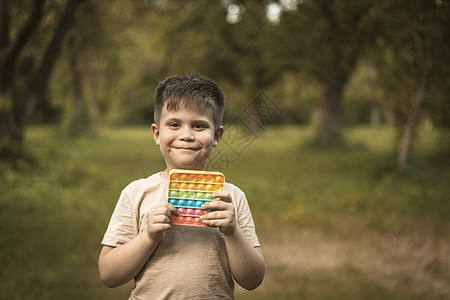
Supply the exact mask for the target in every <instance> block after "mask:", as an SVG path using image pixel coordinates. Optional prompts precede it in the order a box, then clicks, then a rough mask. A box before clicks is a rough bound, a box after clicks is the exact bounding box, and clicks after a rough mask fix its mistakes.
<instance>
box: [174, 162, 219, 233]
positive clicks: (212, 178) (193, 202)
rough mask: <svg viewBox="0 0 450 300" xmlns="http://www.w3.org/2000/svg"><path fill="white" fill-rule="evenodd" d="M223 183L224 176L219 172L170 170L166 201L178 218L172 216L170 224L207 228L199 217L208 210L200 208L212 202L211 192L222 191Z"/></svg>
mask: <svg viewBox="0 0 450 300" xmlns="http://www.w3.org/2000/svg"><path fill="white" fill-rule="evenodd" d="M224 183H225V176H224V175H223V174H222V173H221V172H211V171H192V170H179V169H174V170H171V171H170V173H169V194H168V198H167V201H168V202H169V203H171V204H172V205H173V206H175V207H176V209H177V211H178V216H176V215H172V216H171V218H170V223H172V224H176V225H187V226H203V227H208V226H207V225H204V224H203V223H202V221H201V219H200V217H201V216H203V215H204V214H206V213H208V212H210V210H209V209H201V207H202V205H203V204H204V203H206V202H208V201H212V198H211V195H212V193H213V192H215V191H223V186H224Z"/></svg>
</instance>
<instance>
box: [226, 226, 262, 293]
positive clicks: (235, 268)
mask: <svg viewBox="0 0 450 300" xmlns="http://www.w3.org/2000/svg"><path fill="white" fill-rule="evenodd" d="M225 244H226V247H227V253H228V261H229V263H230V269H231V272H232V273H233V277H234V279H235V280H236V281H237V283H239V285H240V286H242V287H243V288H245V289H247V290H253V289H255V288H257V287H258V286H259V285H260V284H261V283H262V281H263V279H264V274H265V268H266V267H265V262H264V257H263V254H262V251H261V248H260V247H253V246H251V245H250V243H249V242H248V240H247V238H246V237H245V235H244V232H243V231H242V230H241V229H240V228H239V227H238V230H236V232H235V233H234V234H225Z"/></svg>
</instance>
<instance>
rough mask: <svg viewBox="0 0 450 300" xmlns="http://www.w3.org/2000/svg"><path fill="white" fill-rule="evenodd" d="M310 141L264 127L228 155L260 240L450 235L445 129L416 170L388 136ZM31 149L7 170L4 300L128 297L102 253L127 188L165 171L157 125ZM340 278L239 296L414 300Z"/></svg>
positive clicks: (367, 132) (300, 132) (41, 138)
mask: <svg viewBox="0 0 450 300" xmlns="http://www.w3.org/2000/svg"><path fill="white" fill-rule="evenodd" d="M312 136H313V131H312V129H311V128H308V127H292V126H280V127H269V128H266V132H265V133H263V135H262V136H261V137H259V138H257V139H256V140H254V141H253V143H251V144H250V145H249V146H248V148H247V149H245V150H244V151H243V152H242V153H241V155H240V156H237V155H236V154H233V152H232V151H229V152H228V153H229V155H230V158H231V159H232V160H233V161H232V162H231V163H230V165H229V167H228V168H227V169H225V170H223V171H224V173H225V175H226V177H227V180H228V181H230V182H232V183H235V184H237V185H238V186H239V187H240V188H242V189H243V190H244V191H245V192H246V194H247V197H248V199H249V202H250V205H251V208H252V211H253V214H254V217H255V219H256V225H257V228H259V230H258V233H259V235H260V237H261V239H262V240H267V239H268V238H269V237H273V236H277V235H278V234H279V230H280V231H281V232H283V231H286V230H289V228H291V227H294V228H296V230H298V229H300V228H301V229H302V230H307V229H308V228H309V229H314V230H319V229H320V230H323V231H324V232H327V234H330V235H337V236H340V235H345V234H346V232H347V231H348V230H353V229H351V228H352V226H354V222H356V223H357V224H358V226H359V227H358V228H359V230H362V231H365V230H374V231H376V232H380V233H382V234H389V235H400V236H404V235H410V234H415V233H416V232H422V231H424V230H427V228H431V230H432V231H433V232H434V234H438V236H439V235H440V236H441V237H444V236H446V235H447V233H446V232H447V229H446V228H448V225H449V224H448V215H449V214H450V206H449V203H448V194H449V192H450V190H449V187H448V184H447V183H448V182H449V180H450V172H449V170H450V160H449V159H450V158H449V157H448V156H445V155H444V154H443V152H442V151H441V150H440V149H439V148H436V142H437V141H438V139H439V133H438V132H436V131H434V130H427V129H422V130H421V131H420V135H419V141H420V144H419V145H420V147H418V149H417V151H416V156H415V157H414V158H415V160H414V164H413V165H412V167H411V168H410V169H407V170H404V171H403V172H398V171H395V170H393V169H392V168H391V167H390V166H391V163H390V160H391V154H392V148H391V147H392V146H391V145H392V144H391V142H392V140H394V139H395V132H393V131H392V130H391V129H387V128H382V129H380V130H378V131H373V130H371V129H368V128H355V129H351V130H349V132H348V141H349V145H348V147H347V148H346V149H338V150H335V151H333V152H326V151H323V150H322V151H317V150H312V149H311V148H309V147H306V146H305V144H307V143H308V141H309V140H310V139H311V138H312ZM26 147H27V149H29V152H30V153H32V154H33V155H34V161H24V160H23V161H19V162H18V163H17V165H16V167H15V168H12V167H11V166H9V165H7V164H4V163H3V164H1V165H0V176H1V177H0V190H1V193H0V228H1V231H0V247H1V249H2V251H1V254H0V264H1V265H2V268H1V269H0V296H1V298H10V299H80V298H83V299H123V298H126V297H127V294H128V293H129V290H130V288H131V286H130V285H127V286H124V287H121V288H119V289H113V290H110V289H108V288H106V287H104V286H103V285H102V283H101V282H100V280H99V278H98V272H97V257H98V253H99V251H100V244H99V243H100V241H101V239H102V236H103V233H104V231H105V230H106V226H107V223H108V220H109V218H110V215H111V213H112V210H113V208H114V205H115V203H116V201H117V198H118V196H119V193H120V190H121V189H122V188H123V187H124V186H125V185H126V184H128V183H129V182H130V181H131V180H134V179H137V178H142V177H146V176H148V175H150V174H152V173H154V172H157V171H158V170H162V169H163V168H164V163H163V159H162V158H161V155H160V153H159V149H158V148H157V147H156V146H155V145H154V142H153V140H152V137H151V132H150V129H149V128H128V129H119V128H109V129H107V130H106V129H105V130H103V131H102V132H101V134H99V135H97V136H88V137H81V138H78V139H76V140H72V139H69V138H67V137H64V136H61V135H60V134H55V133H54V131H52V130H50V129H46V128H33V129H32V130H31V131H30V134H29V136H28V139H27V142H26ZM222 147H225V145H222ZM224 149H225V148H224ZM232 155H234V156H232ZM255 174H257V175H255ZM352 220H356V221H352ZM271 222H272V223H271ZM273 222H275V223H276V224H277V225H276V228H278V229H279V230H276V231H275V230H274V229H273V227H271V226H270V224H273ZM271 228H272V229H271ZM278 247H283V245H279V246H278ZM263 249H264V244H263ZM266 259H267V261H268V262H270V261H271V260H272V258H271V257H270V256H269V257H266ZM430 268H433V270H437V271H436V272H438V270H439V269H436V267H433V266H432V265H430ZM340 272H341V275H342V276H341V277H340V278H347V279H349V281H347V280H346V281H345V284H344V285H342V284H343V282H342V281H341V280H340V279H339V278H335V277H333V276H332V275H327V274H320V273H314V275H313V277H308V278H309V279H308V278H305V277H302V276H303V275H298V274H296V273H289V272H288V273H284V272H282V270H278V271H277V270H274V269H272V268H271V269H270V270H269V273H268V276H269V277H268V278H269V279H268V280H269V281H268V282H267V284H268V285H269V286H270V284H272V283H273V284H275V282H272V283H271V280H274V278H273V277H270V276H273V274H280V275H279V276H285V277H284V279H282V278H281V277H277V280H281V281H280V282H283V287H282V288H280V287H279V288H275V289H271V290H270V291H267V290H264V289H263V290H261V291H259V290H257V291H256V292H255V293H249V294H247V295H246V294H239V295H240V296H239V297H238V298H239V299H255V297H256V298H257V299H274V298H276V299H281V298H295V297H300V296H301V295H304V296H305V297H306V298H308V297H309V296H311V295H314V297H315V298H316V299H330V297H331V295H334V296H333V297H334V299H349V298H370V299H415V298H414V297H415V296H414V295H415V294H411V293H410V292H409V291H408V290H407V289H404V288H401V287H399V288H395V287H394V289H388V288H386V287H384V286H380V285H378V284H377V283H374V282H372V281H370V280H369V279H367V278H364V277H361V276H360V275H359V274H358V271H356V270H353V269H352V268H350V267H349V268H348V269H343V270H341V271H340ZM438 273H439V272H438ZM438 273H437V274H438ZM282 274H285V275H282ZM439 274H440V273H439ZM299 276H300V277H299ZM271 278H272V279H271ZM299 280H300V281H302V282H303V284H302V285H301V286H298V285H297V283H298V282H299ZM324 282H326V283H327V284H323V283H324ZM363 287H364V288H363ZM252 297H253V298H252ZM429 299H434V298H432V297H431V296H430V298H429Z"/></svg>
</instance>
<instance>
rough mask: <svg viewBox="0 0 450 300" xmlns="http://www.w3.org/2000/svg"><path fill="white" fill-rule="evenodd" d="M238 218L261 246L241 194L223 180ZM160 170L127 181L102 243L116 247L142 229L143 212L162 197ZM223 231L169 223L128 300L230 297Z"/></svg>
mask: <svg viewBox="0 0 450 300" xmlns="http://www.w3.org/2000/svg"><path fill="white" fill-rule="evenodd" d="M224 190H225V191H227V192H229V193H230V194H231V197H232V201H233V204H234V207H235V212H236V220H237V222H238V224H239V226H240V227H241V228H242V230H243V231H244V233H245V235H246V237H247V239H248V240H249V242H250V244H251V245H253V246H254V247H257V246H259V241H258V237H257V236H256V232H255V226H254V223H253V218H252V215H251V212H250V208H249V206H248V203H247V199H246V197H245V194H244V193H243V192H242V191H241V190H240V189H239V188H238V187H236V186H234V185H232V184H229V183H225V186H224ZM167 192H168V185H167V182H166V181H164V180H163V179H162V178H161V175H160V173H157V174H153V175H152V176H150V177H148V178H145V179H139V180H136V181H133V182H132V183H130V184H129V185H128V186H127V187H126V188H125V189H124V190H123V191H122V193H121V195H120V198H119V201H118V203H117V205H116V208H115V210H114V213H113V215H112V217H111V221H110V223H109V225H108V229H107V230H106V233H105V236H104V238H103V241H102V244H103V245H107V246H112V247H119V246H120V245H123V244H125V243H127V242H129V241H130V240H132V239H133V238H134V237H135V236H137V235H138V233H139V232H141V231H143V230H145V229H146V225H147V221H146V218H147V212H148V211H149V210H150V209H151V208H152V207H153V206H154V205H156V204H158V203H161V202H164V201H166V199H167ZM233 290H234V282H233V277H232V274H231V271H230V268H229V264H228V256H227V252H226V247H225V241H224V238H223V234H222V233H220V231H219V230H218V229H217V228H212V227H209V228H208V227H195V226H181V225H173V226H172V229H170V230H168V231H167V232H166V236H165V238H164V239H163V240H162V241H161V242H160V243H159V245H158V247H157V248H156V249H155V251H154V252H153V254H152V255H151V256H150V258H149V260H148V261H147V263H146V264H145V265H144V267H143V268H142V270H141V271H140V272H139V274H138V275H137V276H136V277H135V288H134V289H133V291H132V293H131V296H130V299H234V296H233Z"/></svg>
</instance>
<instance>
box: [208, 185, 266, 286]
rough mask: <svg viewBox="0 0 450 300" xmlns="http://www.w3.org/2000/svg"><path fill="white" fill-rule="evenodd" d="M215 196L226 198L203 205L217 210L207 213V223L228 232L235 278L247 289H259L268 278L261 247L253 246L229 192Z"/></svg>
mask: <svg viewBox="0 0 450 300" xmlns="http://www.w3.org/2000/svg"><path fill="white" fill-rule="evenodd" d="M213 197H214V198H221V199H222V200H223V201H211V202H208V203H205V204H204V207H202V208H209V209H216V211H214V212H210V213H208V214H206V215H203V218H202V220H203V223H204V224H206V225H210V226H217V227H219V230H220V231H221V232H222V233H223V234H224V237H225V244H226V247H227V254H228V261H229V264H230V269H231V272H232V273H233V277H234V279H235V280H236V282H237V283H239V285H240V286H242V287H243V288H245V289H247V290H252V289H255V288H257V287H258V286H259V285H260V284H261V283H262V281H263V279H264V274H265V262H264V257H263V254H262V251H261V248H260V247H253V246H252V245H251V244H250V242H249V241H248V239H247V237H246V236H245V234H244V232H243V231H242V229H241V227H240V226H239V225H238V224H237V222H236V219H235V211H234V206H233V204H232V202H231V196H230V194H229V193H228V192H223V191H221V192H215V194H214V195H213Z"/></svg>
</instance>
